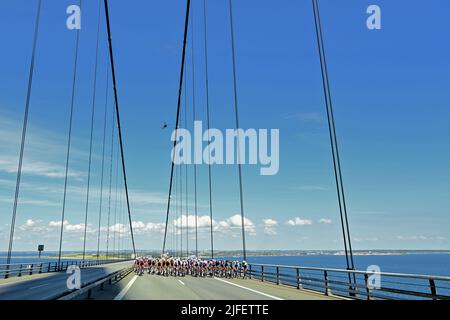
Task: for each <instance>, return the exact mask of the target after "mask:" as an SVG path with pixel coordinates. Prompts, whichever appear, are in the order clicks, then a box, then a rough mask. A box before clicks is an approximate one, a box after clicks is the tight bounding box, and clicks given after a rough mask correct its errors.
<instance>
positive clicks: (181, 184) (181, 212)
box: [179, 164, 184, 257]
mask: <svg viewBox="0 0 450 320" xmlns="http://www.w3.org/2000/svg"><path fill="white" fill-rule="evenodd" d="M179 167H180V216H181V228H180V232H181V234H180V240H181V257H183V229H184V228H183V223H184V222H183V220H184V219H183V217H184V214H183V209H184V207H183V165H181V164H180V166H179Z"/></svg>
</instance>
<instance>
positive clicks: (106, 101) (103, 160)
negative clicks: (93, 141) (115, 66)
mask: <svg viewBox="0 0 450 320" xmlns="http://www.w3.org/2000/svg"><path fill="white" fill-rule="evenodd" d="M108 93H109V64H108V65H107V67H106V98H105V115H104V120H103V147H102V149H103V150H102V176H101V182H100V210H99V214H98V232H97V260H98V259H99V257H100V229H101V225H102V207H103V179H104V169H105V142H106V122H107V115H108Z"/></svg>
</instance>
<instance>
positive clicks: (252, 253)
mask: <svg viewBox="0 0 450 320" xmlns="http://www.w3.org/2000/svg"><path fill="white" fill-rule="evenodd" d="M27 253H29V254H30V255H27ZM17 254H18V255H13V256H12V257H13V258H14V259H31V258H33V259H39V256H38V255H37V254H36V253H35V252H31V251H23V252H17ZM128 254H131V253H128ZM159 254H160V251H159V250H139V251H138V253H137V255H147V256H158V255H159ZM191 254H193V253H191ZM412 254H450V250H356V251H353V255H354V256H404V255H412ZM209 255H210V252H209V251H202V252H199V257H207V256H209ZM241 255H242V252H241V251H239V250H229V251H228V250H217V251H216V252H215V256H216V257H239V256H241ZM247 256H248V257H294V256H302V257H303V256H345V252H344V251H340V250H248V251H247ZM6 258H7V257H6V252H0V259H6ZM104 258H105V257H104V256H101V257H100V259H104ZM110 258H113V257H110ZM40 259H45V260H51V259H58V255H57V254H55V253H53V252H49V253H47V254H46V255H42V256H41V257H40ZM61 259H64V260H71V259H73V260H80V259H82V256H81V255H80V254H79V253H76V252H73V251H72V252H67V253H64V254H63V256H62V257H61ZM86 259H87V260H95V259H97V257H96V256H94V255H91V254H88V255H87V256H86Z"/></svg>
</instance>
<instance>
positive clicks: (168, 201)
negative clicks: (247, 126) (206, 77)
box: [105, 0, 191, 254]
mask: <svg viewBox="0 0 450 320" xmlns="http://www.w3.org/2000/svg"><path fill="white" fill-rule="evenodd" d="M105 1H106V0H105ZM190 7H191V0H187V1H186V17H185V23H184V37H183V38H184V39H183V53H182V57H181V72H180V83H179V87H178V106H177V119H176V124H175V129H178V125H179V121H180V109H181V94H182V91H183V79H184V66H185V60H186V38H187V33H188V26H189V11H190ZM176 144H177V139H176V134H175V141H174V143H173V148H174V151H175V147H176ZM174 156H175V152H174V153H173V155H172V165H171V170H170V183H169V197H168V200H167V213H166V226H165V230H164V242H163V248H162V254H164V251H165V249H166V238H167V225H168V223H169V210H170V200H171V198H170V197H171V195H172V182H173V181H172V180H173V171H174V166H175V162H174V158H173V157H174Z"/></svg>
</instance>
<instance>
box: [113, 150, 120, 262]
mask: <svg viewBox="0 0 450 320" xmlns="http://www.w3.org/2000/svg"><path fill="white" fill-rule="evenodd" d="M118 188H119V148H117V161H116V196H115V197H116V199H115V201H114V224H113V230H112V231H113V250H112V252H113V258H114V252H115V251H116V224H117V201H118V200H117V199H118V195H119V194H118V192H119V190H118Z"/></svg>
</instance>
